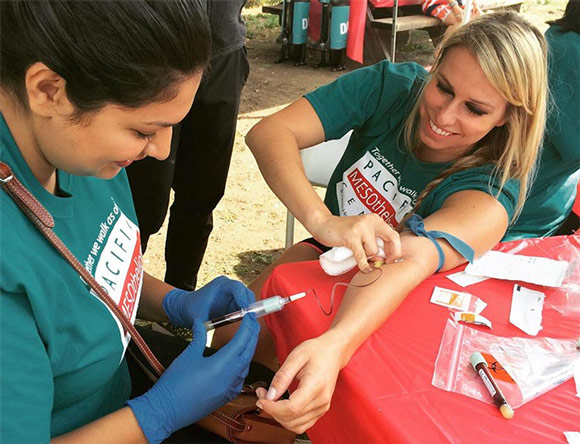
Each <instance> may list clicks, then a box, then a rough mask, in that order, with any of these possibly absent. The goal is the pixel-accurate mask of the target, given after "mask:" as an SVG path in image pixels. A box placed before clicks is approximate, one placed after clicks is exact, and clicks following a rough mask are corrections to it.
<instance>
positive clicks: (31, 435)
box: [0, 0, 259, 443]
mask: <svg viewBox="0 0 580 444" xmlns="http://www.w3.org/2000/svg"><path fill="white" fill-rule="evenodd" d="M0 21H1V22H0V26H1V31H0V32H1V34H0V41H1V42H2V45H1V53H0V56H1V60H2V63H1V65H0V67H1V68H0V76H1V77H0V113H1V114H0V161H1V162H3V163H5V164H6V165H8V166H9V168H10V169H11V171H12V173H13V176H14V177H15V178H18V180H19V181H20V182H21V183H22V184H23V185H24V186H25V187H26V188H27V189H28V190H29V191H30V193H31V194H32V195H33V196H34V198H35V199H36V200H37V201H39V202H40V203H41V204H42V205H43V206H44V207H45V208H46V209H47V210H48V211H49V212H50V213H51V214H52V217H53V219H54V232H55V233H56V235H57V236H59V237H60V238H61V239H62V241H63V242H64V244H65V245H66V246H67V247H68V248H69V249H70V250H71V251H72V252H73V254H74V256H75V257H76V258H77V259H78V260H79V261H80V262H81V263H82V264H84V267H85V269H86V270H87V271H88V272H90V273H91V274H92V275H93V276H94V278H95V279H96V280H97V282H98V284H99V285H101V286H102V287H103V289H104V290H105V291H106V292H107V293H108V294H109V296H110V297H111V299H112V300H113V301H114V302H115V303H116V304H117V305H118V306H119V308H120V309H121V310H122V311H123V312H124V314H125V315H126V316H127V317H128V318H129V319H130V320H131V322H134V320H135V318H136V316H137V315H138V316H139V317H140V318H143V319H150V320H153V321H170V322H172V323H174V324H176V325H180V326H183V327H189V328H192V329H193V333H194V340H193V342H192V343H191V344H190V345H188V346H187V347H185V346H183V349H184V350H183V353H181V354H180V355H179V356H178V357H177V358H176V359H175V360H174V361H173V363H172V364H171V365H170V366H169V368H168V369H167V371H166V372H165V373H164V374H163V376H162V377H161V378H160V379H159V381H158V382H157V383H156V384H155V385H154V386H153V387H152V388H151V389H147V390H144V389H142V388H141V387H139V388H138V390H140V391H136V390H134V394H139V396H134V397H133V398H132V399H130V400H128V399H129V397H130V392H131V385H132V384H131V383H132V382H136V379H137V375H136V373H134V372H131V374H130V370H129V369H128V365H127V362H126V359H125V358H124V356H125V352H126V349H127V345H128V342H129V340H130V337H129V336H128V335H127V334H126V332H125V329H124V328H123V327H122V325H121V323H120V322H119V321H118V319H117V318H116V317H115V316H114V315H113V314H112V312H111V311H109V309H108V308H107V307H106V306H105V304H104V303H103V302H101V300H100V299H98V298H97V297H96V296H95V295H94V293H93V294H91V293H92V292H91V289H90V287H89V286H88V285H87V284H86V283H85V282H84V281H83V280H81V279H80V278H79V275H78V274H77V272H76V271H75V270H74V269H73V268H72V267H70V266H69V265H68V264H67V263H66V262H65V261H64V260H63V258H62V257H61V256H60V254H59V253H58V252H57V251H56V249H54V248H53V247H52V246H51V245H50V243H49V242H47V240H46V239H45V238H44V237H43V235H42V234H41V233H40V231H38V230H37V229H36V228H35V227H34V226H33V225H32V224H31V222H30V221H29V220H28V219H27V217H26V216H25V215H24V213H23V212H22V211H21V210H20V208H18V206H17V204H16V203H15V201H14V200H12V198H11V197H10V196H9V194H8V193H6V192H3V191H2V192H0V208H1V212H0V251H1V254H0V304H1V310H0V343H1V353H0V410H1V411H2V415H1V418H0V440H1V441H2V442H40V441H42V442H46V441H48V440H49V439H53V441H54V442H59V443H62V442H75V443H76V442H106V443H114V442H119V443H127V442H147V441H149V442H160V441H162V440H164V439H166V438H167V437H168V436H169V435H171V434H172V433H174V432H175V431H176V430H178V429H181V428H183V427H185V426H188V425H189V424H192V423H194V422H196V421H197V420H199V419H200V418H202V417H204V416H206V415H207V414H208V413H210V412H211V411H213V410H215V409H216V408H218V407H220V406H221V405H223V404H224V403H226V402H227V401H229V400H230V399H232V398H233V397H234V396H236V394H237V393H239V390H240V388H241V385H242V383H243V380H244V378H245V376H246V375H247V372H248V366H249V363H250V359H251V356H252V354H253V352H254V348H255V344H256V340H257V333H258V329H259V327H258V324H257V322H256V320H255V319H254V318H253V317H246V318H245V319H244V320H243V321H242V323H241V329H240V332H239V333H238V334H237V335H236V337H235V338H234V339H233V340H232V341H231V342H230V343H229V344H228V345H227V346H226V347H225V348H224V349H223V350H220V351H219V352H217V353H215V354H213V355H212V356H209V357H204V356H203V352H204V349H205V343H206V332H205V329H204V327H203V321H205V320H207V319H208V318H210V317H215V316H219V315H223V314H225V313H227V312H230V311H232V310H235V309H239V308H240V307H244V306H247V305H248V304H249V303H250V302H251V301H252V299H253V295H252V293H251V292H250V291H249V290H248V289H247V288H245V287H244V286H243V285H242V284H240V283H239V282H234V281H231V280H228V279H226V278H218V279H216V280H214V281H213V282H211V283H210V284H208V285H207V286H205V287H204V288H202V289H200V290H199V291H197V292H187V291H184V290H179V289H174V288H173V287H171V286H169V285H167V284H165V283H163V282H161V281H159V280H157V279H155V278H153V277H151V276H148V275H147V274H146V273H143V265H142V257H141V248H140V240H139V229H138V227H137V224H136V217H135V212H134V208H133V203H132V200H131V194H130V191H129V187H128V182H127V177H126V174H125V171H124V168H125V167H126V166H128V165H129V164H131V163H132V162H133V161H135V160H140V159H143V158H145V157H147V156H152V157H155V158H157V159H164V158H165V157H167V155H168V154H169V145H170V139H171V131H172V126H173V125H175V124H176V123H178V122H179V121H180V120H181V119H182V118H183V117H184V116H185V115H186V113H187V111H188V110H189V108H190V107H191V104H192V102H193V99H194V96H195V93H196V91H197V88H198V86H199V82H200V79H201V76H202V73H203V70H204V68H205V66H206V64H207V62H208V59H209V54H210V32H209V25H208V22H207V18H206V14H205V10H204V6H203V5H202V3H201V1H199V0H164V1H148V0H134V1H127V2H125V1H119V2H101V1H95V2H80V1H72V0H69V1H58V2H56V1H49V0H43V1H34V2H32V1H30V2H28V1H2V2H0ZM104 179H107V180H104ZM10 180H12V177H11V176H9V175H7V176H6V177H3V182H4V183H7V182H9V181H10ZM12 183H14V182H12ZM5 190H8V187H6V188H5ZM168 341H170V340H169V339H168V340H167V341H165V342H163V344H166V343H167V342H168ZM162 347H165V348H166V346H165V345H162ZM179 351H181V349H180V350H179ZM134 378H135V379H134ZM135 388H136V387H134V389H135ZM192 433H193V435H192V434H190V435H188V436H187V437H186V438H181V439H183V440H184V441H187V442H208V441H209V440H210V439H211V438H209V439H208V438H207V437H199V436H197V437H196V436H194V434H196V433H197V432H195V431H193V432H192ZM196 439H197V440H198V441H196ZM182 442H183V441H182Z"/></svg>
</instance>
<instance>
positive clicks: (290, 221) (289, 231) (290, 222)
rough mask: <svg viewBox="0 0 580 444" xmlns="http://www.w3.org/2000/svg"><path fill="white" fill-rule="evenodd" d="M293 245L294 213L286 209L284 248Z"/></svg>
mask: <svg viewBox="0 0 580 444" xmlns="http://www.w3.org/2000/svg"><path fill="white" fill-rule="evenodd" d="M292 245H294V215H293V214H292V213H291V212H290V211H288V210H286V243H285V245H284V248H286V249H288V248H290V247H291V246H292Z"/></svg>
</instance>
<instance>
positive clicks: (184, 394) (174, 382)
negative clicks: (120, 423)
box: [127, 314, 260, 443]
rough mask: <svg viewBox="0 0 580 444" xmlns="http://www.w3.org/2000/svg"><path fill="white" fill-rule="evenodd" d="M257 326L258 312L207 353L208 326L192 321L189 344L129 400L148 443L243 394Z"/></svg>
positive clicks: (245, 319)
mask: <svg viewBox="0 0 580 444" xmlns="http://www.w3.org/2000/svg"><path fill="white" fill-rule="evenodd" d="M259 330H260V327H259V325H258V322H257V321H256V318H255V317H254V315H253V314H250V315H246V316H244V319H242V322H241V324H240V328H239V330H238V332H237V333H236V335H235V336H234V338H233V339H232V340H231V341H230V342H229V343H228V344H227V345H226V346H224V347H222V348H221V349H220V350H218V351H217V352H216V353H215V354H213V355H211V356H208V357H204V356H203V352H204V350H205V343H206V341H207V335H206V331H205V327H204V326H203V323H202V321H201V320H199V319H196V320H195V321H194V324H193V341H192V342H191V344H189V345H188V346H187V348H186V349H185V350H184V351H183V352H182V353H181V354H180V355H179V356H178V357H177V358H176V359H175V360H174V361H173V363H172V364H171V365H170V366H169V368H168V369H167V371H166V372H165V373H164V374H163V375H161V378H159V381H157V383H156V384H155V385H154V386H153V387H152V388H151V389H150V390H149V391H148V392H146V393H145V394H144V395H141V396H139V397H138V398H134V399H131V400H129V401H128V402H127V404H128V405H129V407H131V409H132V410H133V413H134V414H135V417H136V418H137V421H138V422H139V425H140V427H141V429H142V430H143V433H144V434H145V435H146V436H147V439H148V441H149V442H150V443H159V442H161V441H163V440H164V439H165V438H166V437H167V436H169V435H170V434H172V433H173V432H174V431H176V430H178V429H180V428H183V427H185V426H187V425H189V424H192V423H194V422H196V421H199V420H200V419H201V418H203V417H204V416H206V415H208V414H209V413H211V412H212V411H214V410H215V409H217V408H219V407H221V406H222V405H224V404H225V403H226V402H228V401H230V400H232V399H234V398H235V397H236V396H237V395H238V394H239V393H240V390H241V388H242V384H243V382H244V379H245V377H246V376H247V374H248V369H249V366H250V361H251V359H252V356H253V355H254V350H255V349H256V343H257V341H258V333H259Z"/></svg>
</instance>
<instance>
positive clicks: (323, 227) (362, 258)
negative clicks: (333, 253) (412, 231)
mask: <svg viewBox="0 0 580 444" xmlns="http://www.w3.org/2000/svg"><path fill="white" fill-rule="evenodd" d="M307 228H308V227H307ZM310 232H311V233H312V235H313V236H314V238H315V239H316V240H317V241H318V242H320V243H322V244H324V245H327V246H329V247H347V248H348V249H350V250H351V251H352V252H353V255H354V258H355V259H356V262H357V265H358V267H359V268H360V270H361V271H363V272H365V273H368V272H370V271H372V270H373V268H372V267H371V266H370V265H369V262H368V261H369V259H370V260H377V259H379V258H378V257H376V256H375V255H376V254H377V253H378V252H379V247H378V245H377V240H376V239H377V237H380V238H381V239H383V241H384V242H385V247H384V249H385V255H386V258H385V262H386V263H390V262H392V261H394V260H396V259H398V258H399V257H400V256H401V241H400V239H399V233H397V232H396V231H395V230H393V229H392V228H391V227H390V226H389V225H388V224H387V223H386V222H385V221H384V220H383V219H381V218H380V216H378V215H376V214H374V213H371V214H365V215H361V216H342V217H339V216H333V215H328V216H325V217H324V218H322V219H321V220H320V221H318V222H317V223H315V224H314V225H313V226H312V227H311V228H310ZM380 259H382V258H380Z"/></svg>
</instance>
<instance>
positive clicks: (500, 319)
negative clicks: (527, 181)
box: [262, 236, 580, 444]
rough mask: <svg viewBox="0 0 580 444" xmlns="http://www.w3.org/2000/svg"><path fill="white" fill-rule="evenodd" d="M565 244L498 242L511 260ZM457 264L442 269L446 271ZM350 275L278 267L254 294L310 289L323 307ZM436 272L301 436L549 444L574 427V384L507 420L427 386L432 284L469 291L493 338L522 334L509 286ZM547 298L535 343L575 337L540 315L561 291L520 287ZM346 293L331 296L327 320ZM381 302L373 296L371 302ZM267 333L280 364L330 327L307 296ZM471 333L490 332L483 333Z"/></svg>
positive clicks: (367, 347) (567, 321) (578, 330)
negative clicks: (466, 282)
mask: <svg viewBox="0 0 580 444" xmlns="http://www.w3.org/2000/svg"><path fill="white" fill-rule="evenodd" d="M562 239H564V237H556V238H547V239H542V240H537V241H533V242H530V241H529V240H528V241H519V242H511V243H507V244H502V245H500V246H499V247H498V248H496V249H499V250H502V251H506V250H509V249H511V248H514V246H518V245H519V246H521V247H522V250H521V251H518V254H525V255H537V256H544V257H555V256H554V255H558V254H560V256H559V257H561V254H562V252H563V250H562V247H560V249H557V248H556V247H557V246H558V245H560V244H561V243H562ZM566 239H568V240H569V241H570V242H571V245H572V246H573V248H572V247H570V248H568V250H567V251H564V253H566V252H567V253H570V252H572V250H574V251H575V254H576V255H579V254H580V236H568V237H566ZM462 268H463V267H460V268H458V269H455V270H453V271H450V272H449V273H453V272H456V271H459V270H460V269H462ZM354 273H355V271H352V272H350V273H348V274H346V275H343V276H339V277H329V276H326V275H325V274H324V272H323V271H322V269H321V268H320V266H319V265H318V262H317V261H313V262H302V263H294V264H285V265H281V266H279V267H278V268H276V270H275V271H274V273H273V274H272V276H271V277H270V279H269V280H268V281H267V282H266V284H265V286H264V289H263V292H262V297H270V296H273V295H280V296H288V295H291V294H294V293H298V292H301V291H306V290H307V289H309V288H311V287H313V288H315V289H316V293H317V294H318V297H319V298H320V300H321V302H322V303H323V305H324V307H325V309H326V310H328V307H329V298H330V290H331V288H332V286H333V285H334V283H335V282H339V281H343V282H348V281H349V280H350V279H351V278H352V276H353V275H354ZM449 273H445V274H437V275H434V276H432V277H431V278H429V279H428V280H426V281H425V282H423V283H422V284H421V285H419V286H418V287H417V288H416V289H415V290H414V291H413V292H412V293H411V294H410V295H409V296H408V297H407V298H406V300H405V301H404V302H403V304H402V305H401V306H400V307H399V308H398V309H397V310H396V312H395V313H394V314H393V315H392V316H391V317H390V318H389V319H388V320H387V322H385V324H384V325H383V326H382V327H381V328H380V329H379V330H377V332H375V333H374V334H373V335H372V336H371V337H370V338H369V339H368V340H367V341H366V342H365V343H364V344H363V345H362V346H361V347H360V349H359V350H358V351H357V352H356V353H355V355H354V356H353V358H352V359H351V361H350V363H349V364H348V366H347V367H346V368H345V369H343V371H342V372H341V374H340V377H339V379H338V382H337V385H336V391H335V394H334V397H333V400H332V406H331V409H330V411H329V412H328V413H327V414H326V415H325V416H323V417H322V418H321V419H320V420H319V421H318V422H317V423H316V425H315V426H314V427H313V428H312V429H311V430H309V431H308V436H309V437H310V439H311V440H312V442H313V443H314V444H320V443H390V442H393V443H394V442H397V443H399V442H410V443H425V442H429V443H433V442H457V443H466V442H490V443H516V442H517V443H523V442H525V443H549V442H566V440H565V437H564V435H563V433H562V432H564V431H578V430H580V398H577V397H575V396H574V394H575V387H574V381H572V380H571V381H568V382H566V383H564V384H562V385H561V386H559V387H557V388H556V389H553V390H552V391H550V392H548V393H547V394H545V395H543V396H541V397H539V398H537V399H535V400H533V401H531V402H529V403H528V404H526V405H524V406H522V407H520V408H518V409H517V410H516V412H515V416H514V418H513V419H511V420H505V419H503V418H502V417H501V415H500V413H499V411H498V409H497V408H496V407H494V406H492V405H490V404H486V403H483V402H480V401H477V400H474V399H471V398H468V397H466V396H462V395H459V394H456V393H451V392H446V391H444V390H440V389H438V388H436V387H434V386H433V385H431V379H432V376H433V369H434V363H435V359H436V357H437V353H438V351H439V345H440V341H441V336H442V333H443V330H444V328H445V324H446V322H447V319H448V318H449V317H450V316H449V311H448V310H447V309H446V308H444V307H440V306H437V305H434V304H431V303H429V299H430V297H431V293H432V291H433V287H434V286H436V285H437V286H440V287H443V288H449V289H456V290H462V291H468V292H470V293H472V294H474V295H476V296H477V297H479V298H480V299H483V300H484V301H485V302H487V303H488V306H487V307H486V309H485V310H484V312H483V313H482V314H483V315H484V316H485V317H487V318H488V319H490V320H491V321H492V323H493V330H492V331H491V333H492V334H494V335H498V336H512V337H514V336H520V337H528V336H527V335H526V334H525V333H523V332H522V331H521V330H519V329H517V328H516V327H515V326H513V325H511V324H509V321H508V319H509V312H510V307H511V296H512V290H513V286H514V282H509V281H499V280H494V279H489V280H487V281H484V282H481V283H479V284H476V285H472V286H469V287H467V288H466V289H462V288H461V287H459V286H458V285H456V284H454V283H453V282H452V281H450V280H449V279H446V278H445V275H446V274H449ZM523 285H524V286H525V287H527V288H532V289H540V290H541V291H543V292H544V293H546V305H545V307H544V311H543V321H542V325H543V327H544V328H543V329H542V330H541V331H540V333H539V334H538V336H540V337H544V336H547V337H553V338H577V337H578V336H579V335H580V319H579V318H573V317H571V316H566V317H565V316H562V315H561V314H560V313H559V312H557V311H556V310H554V309H550V308H548V305H549V301H550V297H552V298H556V297H557V295H558V292H559V290H555V289H548V288H545V287H537V286H535V285H532V284H523ZM344 289H345V287H339V288H338V290H337V291H336V293H337V295H336V302H335V308H334V313H333V314H336V311H337V309H338V308H337V307H338V305H339V304H340V301H341V299H342V296H343V294H344ZM377 297H379V295H377ZM265 320H266V323H267V325H268V328H269V329H270V331H271V332H272V333H273V335H274V338H275V341H276V347H277V353H278V357H279V359H280V360H281V362H282V361H283V360H284V359H285V358H286V356H287V355H288V353H289V352H290V351H291V350H292V349H293V348H294V347H295V346H296V345H298V344H299V343H300V342H302V341H304V340H307V339H309V338H312V337H315V336H318V335H319V334H321V333H322V332H324V331H325V330H326V329H327V328H328V327H329V326H330V323H331V320H332V318H331V317H326V316H325V315H323V314H322V313H321V311H320V309H319V308H318V306H317V304H316V300H315V299H314V297H313V296H312V292H310V293H309V294H308V296H306V297H305V298H303V299H301V300H299V301H296V302H294V303H291V304H289V305H287V306H286V308H284V310H282V311H280V312H278V313H275V314H272V315H270V316H267V317H266V318H265ZM470 327H473V328H477V329H481V330H482V331H486V332H489V330H488V329H486V328H485V327H477V326H472V325H470Z"/></svg>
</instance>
